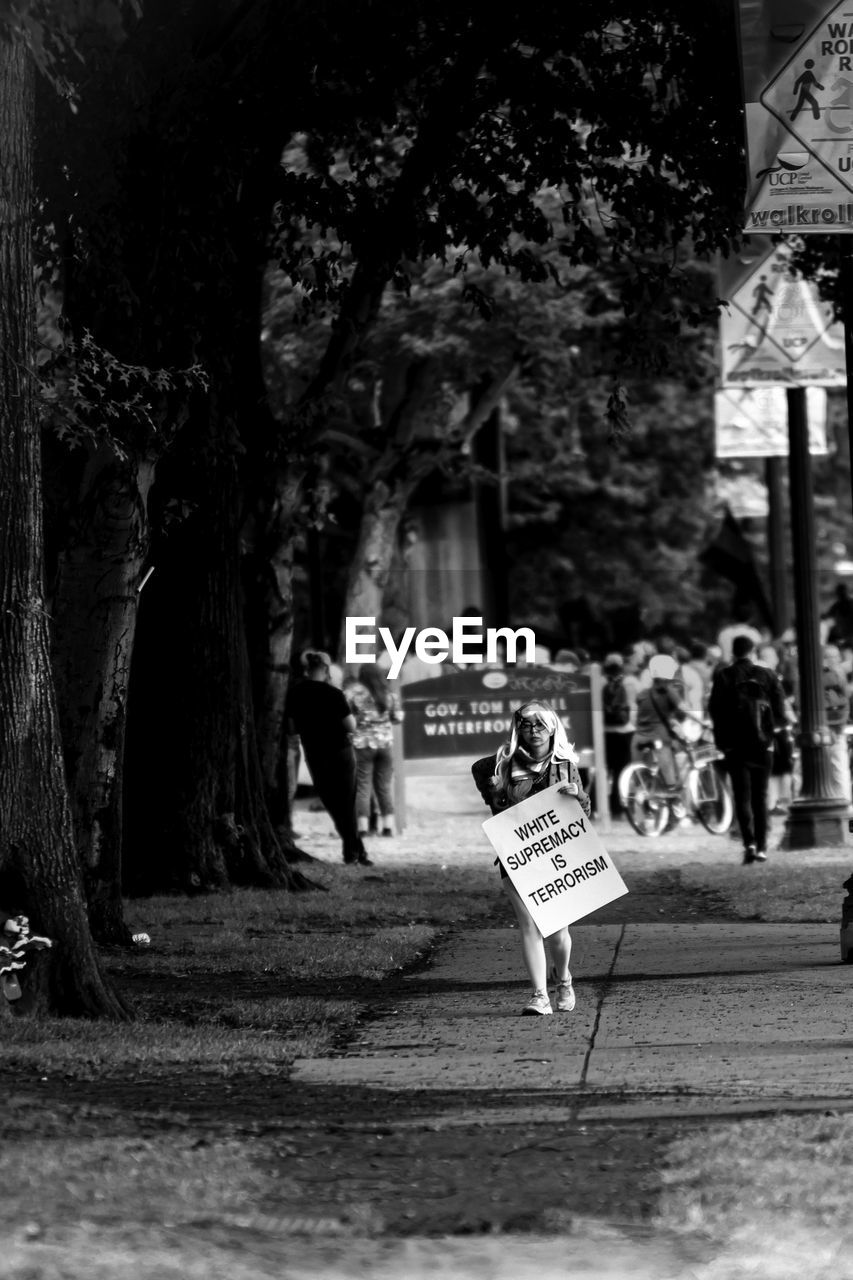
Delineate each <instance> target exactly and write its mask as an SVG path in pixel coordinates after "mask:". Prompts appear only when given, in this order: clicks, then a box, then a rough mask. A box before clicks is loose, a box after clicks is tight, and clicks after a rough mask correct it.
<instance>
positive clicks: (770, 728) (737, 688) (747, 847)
mask: <svg viewBox="0 0 853 1280" xmlns="http://www.w3.org/2000/svg"><path fill="white" fill-rule="evenodd" d="M754 651H755V645H754V643H753V641H752V638H751V637H750V636H747V635H737V636H735V638H734V640H733V641H732V661H731V662H730V663H729V665H728V666H726V667H721V668H720V669H719V671H718V672H717V674H716V675H715V676H714V683H713V685H712V686H711V696H710V698H709V700H708V711H709V713H710V716H711V722H712V724H713V726H714V742H715V743H716V745H717V748H718V749H719V750H720V751H722V753H723V755H724V756H725V760H726V769H727V771H728V775H729V778H730V779H731V784H732V793H733V795H734V802H735V813H736V815H737V820H738V825H739V827H740V834H741V839H742V840H743V860H744V863H750V862H766V861H767V834H768V830H769V826H770V818H769V804H768V795H767V793H768V789H769V784H770V769H771V766H772V763H773V741H774V735H775V734H777V733H782V732H784V730H785V728H786V725H787V720H786V717H785V698H784V694H783V692H782V685H781V683H780V681H779V677H778V676H777V675H776V673H775V672H774V671H771V670H770V669H769V668H768V667H760V666H758V664H757V663H755V662H753V660H752V657H753V653H754ZM750 690H751V692H750ZM756 699H757V700H758V701H760V702H763V703H764V704H765V706H766V705H767V704H769V710H770V713H771V714H770V720H771V721H772V723H768V724H767V725H766V728H765V730H764V731H763V732H760V731H758V730H753V728H752V727H751V724H750V720H749V716H750V715H751V714H752V713H751V712H750V711H749V707H748V705H746V704H747V703H748V702H750V701H752V702H755V700H756ZM745 716H746V718H744V717H745Z"/></svg>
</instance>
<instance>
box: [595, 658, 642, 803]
mask: <svg viewBox="0 0 853 1280" xmlns="http://www.w3.org/2000/svg"><path fill="white" fill-rule="evenodd" d="M624 666H625V663H624V660H623V658H622V655H621V654H620V653H609V654H608V655H607V657H606V658H605V659H604V663H603V667H602V669H603V671H604V684H603V686H602V689H601V705H602V713H603V718H604V755H605V760H606V762H607V776H608V779H609V782H610V789H609V804H610V814H611V817H616V816H617V815H620V814H621V812H622V804H621V801H620V799H619V775H620V774H621V772H622V770H623V769H624V768H625V766H626V764H630V761H631V739H632V737H633V734H634V724H633V717H632V711H633V705H634V704H633V703H632V701H631V699H630V697H629V696H628V690H627V689H626V687H625V679H624V674H623V673H624Z"/></svg>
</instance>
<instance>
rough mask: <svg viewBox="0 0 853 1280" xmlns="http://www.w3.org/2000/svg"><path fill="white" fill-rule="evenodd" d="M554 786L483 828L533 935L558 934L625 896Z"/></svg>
mask: <svg viewBox="0 0 853 1280" xmlns="http://www.w3.org/2000/svg"><path fill="white" fill-rule="evenodd" d="M563 785H564V784H563V783H559V782H558V783H556V784H555V785H554V786H553V787H548V788H547V789H546V790H545V791H538V792H537V793H536V795H533V796H528V798H527V799H526V800H522V801H521V803H520V804H516V805H513V807H512V808H511V809H507V810H505V811H504V812H503V813H496V814H494V815H493V816H492V817H491V818H487V819H486V821H485V822H484V823H483V830H484V831H485V833H486V835H487V836H488V838H489V841H490V843H491V845H492V847H493V848H494V850H495V853H496V854H497V855H498V857H499V858H500V861H501V863H502V865H503V868H504V870H505V871H506V873H507V875H508V876H509V878H510V880H511V881H512V883H513V884H514V886H515V888H516V889H517V890H518V893H519V896H520V897H521V900H522V902H523V903H524V905H525V906H526V907H527V910H528V911H529V912H530V914H531V916H532V917H533V919H534V921H535V922H536V926H537V928H538V929H539V932H540V933H541V934H542V936H543V937H545V938H547V937H548V936H549V934H552V933H556V932H557V930H558V929H562V928H564V927H565V926H566V925H567V924H572V923H573V922H574V921H575V920H580V919H581V917H582V916H587V915H589V914H590V912H591V911H597V910H598V909H599V907H604V906H606V905H607V903H608V902H612V901H613V900H614V898H621V897H622V895H623V894H625V893H627V892H628V886H627V885H626V884H625V881H624V880H623V879H622V877H621V876H620V874H619V872H618V871H617V870H616V867H615V866H614V865H613V861H612V859H611V857H610V855H609V854H608V853H607V851H606V849H605V848H604V845H603V844H602V843H601V841H600V840H599V838H598V836H597V835H596V833H595V832H594V831H593V829H592V824H591V823H590V820H589V818H587V817H586V815H585V814H584V811H583V809H582V808H581V807H580V804H579V803H578V801H577V800H576V799H575V797H574V796H569V795H563V794H561V793H560V788H561V787H562V786H563Z"/></svg>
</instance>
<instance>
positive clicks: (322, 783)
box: [284, 649, 373, 867]
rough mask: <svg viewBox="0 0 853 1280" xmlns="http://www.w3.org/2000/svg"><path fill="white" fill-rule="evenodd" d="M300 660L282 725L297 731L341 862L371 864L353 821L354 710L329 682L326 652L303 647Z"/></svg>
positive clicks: (288, 731)
mask: <svg viewBox="0 0 853 1280" xmlns="http://www.w3.org/2000/svg"><path fill="white" fill-rule="evenodd" d="M300 661H301V665H302V671H303V678H302V679H301V680H297V681H296V682H295V683H294V684H293V685H292V686H291V687H290V689H289V690H288V693H287V701H286V704H285V711H284V716H285V731H286V733H288V734H290V735H294V734H295V735H297V736H298V737H299V740H300V742H301V744H302V750H303V753H304V755H305V763H306V765H307V766H308V772H309V773H310V774H311V781H312V782H313V784H314V787H315V789H316V791H317V795H318V796H319V797H320V799H321V800H322V802H323V804H324V805H325V807H326V809H327V811H328V813H329V816H330V818H331V819H332V822H333V823H334V824H335V830H336V831H337V833H338V835H339V836H340V837H341V842H342V855H343V860H344V862H345V863H347V864H348V865H352V864H355V863H359V864H360V865H361V866H363V867H369V866H372V865H373V864H372V862H371V860H370V858H369V857H368V856H367V850H366V849H365V847H364V841H363V840H362V837H361V836H360V835H359V832H358V824H357V822H356V811H355V795H356V760H355V751H354V749H353V745H352V741H351V735H352V734H353V733H354V732H355V727H356V723H355V716H354V715H353V714H352V712H351V711H350V708H349V703H348V702H347V700H346V698H345V697H344V695H343V693H342V691H341V690H340V689H338V688H336V687H335V685H333V684H332V683H331V669H332V660H331V658H330V657H329V655H328V654H327V653H323V651H322V650H320V649H306V650H305V652H304V653H303V654H302V657H301V659H300Z"/></svg>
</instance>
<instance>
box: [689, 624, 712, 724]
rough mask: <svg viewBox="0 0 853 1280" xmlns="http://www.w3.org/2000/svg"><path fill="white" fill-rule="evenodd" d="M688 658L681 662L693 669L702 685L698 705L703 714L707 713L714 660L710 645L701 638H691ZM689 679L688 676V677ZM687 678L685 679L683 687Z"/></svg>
mask: <svg viewBox="0 0 853 1280" xmlns="http://www.w3.org/2000/svg"><path fill="white" fill-rule="evenodd" d="M688 654H689V656H688V658H687V661H686V662H685V663H684V664H683V665H684V667H685V668H687V667H689V668H690V670H691V671H695V672H696V675H697V676H698V678H699V681H700V683H701V686H702V698H701V702H700V703H699V706H700V708H701V711H702V715H703V716H707V714H708V699H709V698H710V696H711V682H712V681H713V679H714V668H715V667H716V662H715V661H714V659H713V657H712V655H711V652H710V646H708V645H707V644H705V643H704V641H702V640H691V641H690V644H689V646H688ZM688 679H689V677H688ZM686 687H687V680H686V681H685V688H686Z"/></svg>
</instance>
